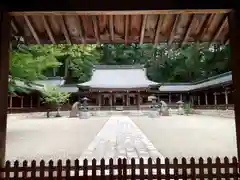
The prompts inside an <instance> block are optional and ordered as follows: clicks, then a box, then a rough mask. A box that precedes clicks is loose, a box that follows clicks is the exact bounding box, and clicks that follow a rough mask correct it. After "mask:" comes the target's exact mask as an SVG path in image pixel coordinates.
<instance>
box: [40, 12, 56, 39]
mask: <svg viewBox="0 0 240 180" xmlns="http://www.w3.org/2000/svg"><path fill="white" fill-rule="evenodd" d="M42 21H43V25H44V28H45V30H46V31H47V34H48V36H49V38H50V40H51V42H52V43H53V44H56V41H55V39H54V37H53V33H52V30H51V29H50V27H49V25H48V22H47V19H46V18H45V16H42Z"/></svg>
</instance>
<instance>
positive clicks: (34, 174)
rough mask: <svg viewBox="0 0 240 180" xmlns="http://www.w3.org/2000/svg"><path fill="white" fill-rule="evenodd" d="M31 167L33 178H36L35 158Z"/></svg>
mask: <svg viewBox="0 0 240 180" xmlns="http://www.w3.org/2000/svg"><path fill="white" fill-rule="evenodd" d="M31 167H32V172H31V178H33V179H34V178H35V177H36V161H35V160H33V161H32V162H31Z"/></svg>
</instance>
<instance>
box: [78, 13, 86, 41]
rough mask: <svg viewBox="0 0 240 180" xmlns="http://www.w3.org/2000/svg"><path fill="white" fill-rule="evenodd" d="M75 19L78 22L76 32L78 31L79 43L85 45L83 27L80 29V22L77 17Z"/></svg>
mask: <svg viewBox="0 0 240 180" xmlns="http://www.w3.org/2000/svg"><path fill="white" fill-rule="evenodd" d="M76 19H77V20H78V22H79V23H78V30H79V36H80V38H81V41H82V43H83V44H85V43H86V41H85V37H84V32H83V27H82V20H81V18H80V17H79V16H76Z"/></svg>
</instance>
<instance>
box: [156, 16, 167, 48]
mask: <svg viewBox="0 0 240 180" xmlns="http://www.w3.org/2000/svg"><path fill="white" fill-rule="evenodd" d="M164 17H165V15H159V16H158V22H157V29H156V31H155V38H154V45H158V44H159V42H158V41H159V33H160V30H161V27H162V23H163V21H164Z"/></svg>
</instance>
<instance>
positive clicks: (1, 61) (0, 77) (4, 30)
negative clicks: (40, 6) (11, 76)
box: [0, 11, 11, 166]
mask: <svg viewBox="0 0 240 180" xmlns="http://www.w3.org/2000/svg"><path fill="white" fill-rule="evenodd" d="M10 27H11V26H10V16H9V15H8V12H6V11H0V86H1V88H0V94H1V101H0V109H1V111H0V160H1V162H0V163H1V164H0V166H3V163H4V161H5V148H6V129H7V126H6V125H7V107H8V73H9V60H10V53H9V51H10V30H11V29H10Z"/></svg>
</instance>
